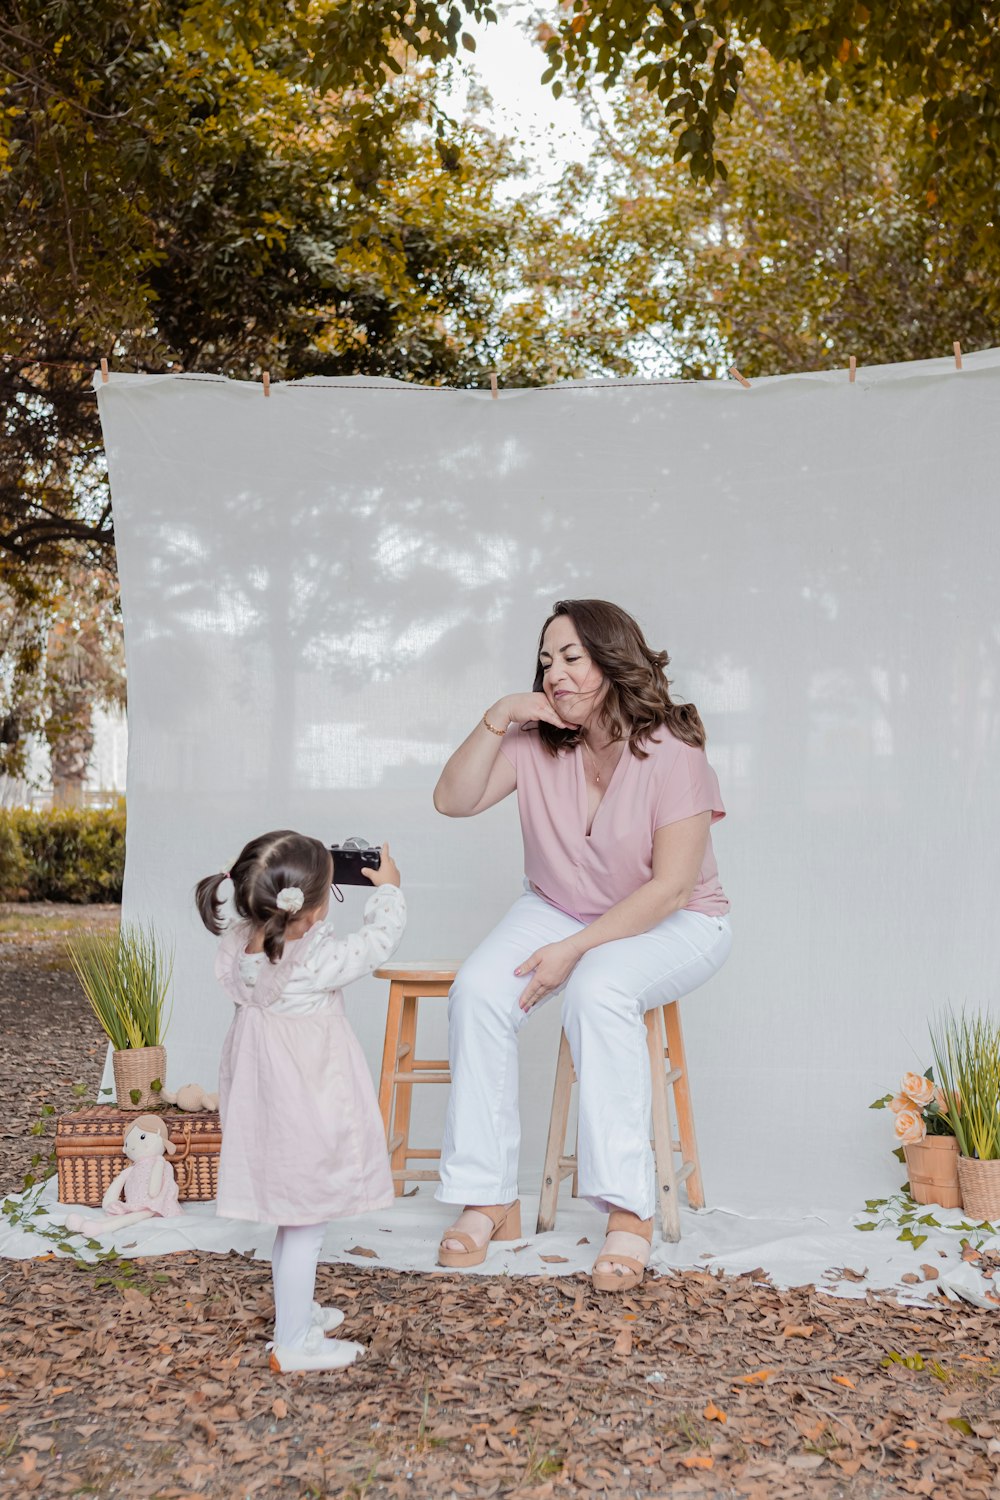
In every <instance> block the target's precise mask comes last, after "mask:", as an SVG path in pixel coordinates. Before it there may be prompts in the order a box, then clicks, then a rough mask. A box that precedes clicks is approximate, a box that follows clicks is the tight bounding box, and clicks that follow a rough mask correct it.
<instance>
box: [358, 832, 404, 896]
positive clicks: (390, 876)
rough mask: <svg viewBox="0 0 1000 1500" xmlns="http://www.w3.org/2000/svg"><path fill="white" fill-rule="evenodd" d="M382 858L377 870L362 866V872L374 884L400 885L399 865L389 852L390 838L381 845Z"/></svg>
mask: <svg viewBox="0 0 1000 1500" xmlns="http://www.w3.org/2000/svg"><path fill="white" fill-rule="evenodd" d="M381 855H382V860H381V863H380V865H379V867H378V869H377V870H372V869H370V868H369V867H368V866H367V865H364V866H362V869H361V873H362V875H364V876H365V877H366V879H368V880H370V881H371V883H372V885H399V866H398V865H397V864H396V861H395V860H394V859H393V857H392V855H391V854H390V853H389V844H388V840H387V841H386V842H385V843H384V844H383V845H382V846H381Z"/></svg>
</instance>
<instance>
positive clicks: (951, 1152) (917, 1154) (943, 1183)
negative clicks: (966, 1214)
mask: <svg viewBox="0 0 1000 1500" xmlns="http://www.w3.org/2000/svg"><path fill="white" fill-rule="evenodd" d="M903 1151H904V1153H905V1155H906V1169H907V1172H908V1173H909V1177H910V1196H911V1197H912V1198H913V1200H914V1202H915V1203H938V1204H940V1206H941V1207H942V1208H961V1207H962V1189H961V1185H960V1183H959V1180H958V1142H957V1141H956V1139H955V1137H954V1136H953V1135H925V1136H924V1138H923V1140H922V1141H916V1142H915V1143H914V1144H913V1145H910V1146H904V1147H903Z"/></svg>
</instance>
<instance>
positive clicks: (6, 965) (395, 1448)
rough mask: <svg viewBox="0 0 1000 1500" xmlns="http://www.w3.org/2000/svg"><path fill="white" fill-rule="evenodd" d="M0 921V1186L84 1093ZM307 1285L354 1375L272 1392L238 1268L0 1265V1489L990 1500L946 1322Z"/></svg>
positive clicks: (984, 1437) (796, 1302)
mask: <svg viewBox="0 0 1000 1500" xmlns="http://www.w3.org/2000/svg"><path fill="white" fill-rule="evenodd" d="M67 920H69V919H67ZM7 921H8V918H7V917H6V916H5V915H4V913H2V912H0V1019H2V1024H3V1028H4V1030H3V1035H2V1041H3V1043H4V1046H3V1049H2V1055H3V1069H4V1076H3V1082H4V1086H5V1087H4V1098H5V1101H6V1103H5V1126H6V1130H7V1137H8V1138H7V1139H5V1141H4V1143H3V1158H2V1166H3V1172H4V1177H3V1183H2V1186H3V1187H4V1188H5V1189H6V1190H7V1191H10V1190H13V1189H16V1188H17V1187H18V1186H19V1185H20V1174H21V1173H22V1172H23V1171H24V1170H25V1167H26V1165H27V1163H28V1162H29V1161H30V1157H31V1155H32V1152H33V1151H37V1150H38V1141H37V1140H36V1139H35V1138H33V1137H30V1136H29V1137H28V1138H27V1140H23V1139H22V1138H21V1137H20V1135H19V1134H18V1131H19V1129H21V1128H28V1127H30V1123H31V1120H32V1119H34V1118H36V1117H37V1108H35V1107H36V1106H37V1105H38V1104H39V1103H40V1102H46V1101H48V1100H52V1101H53V1102H56V1103H57V1104H58V1107H59V1108H66V1107H70V1101H71V1100H73V1099H74V1096H73V1084H74V1083H77V1082H85V1083H87V1084H88V1085H90V1086H93V1084H94V1081H95V1076H96V1069H97V1067H98V1064H99V1061H100V1058H101V1057H102V1056H103V1046H102V1045H101V1043H100V1041H99V1039H98V1038H97V1037H96V1035H95V1030H94V1027H93V1024H92V1022H91V1021H90V1020H89V1018H88V1016H87V1012H86V1010H85V1007H84V1006H83V1004H82V1002H81V1001H80V1000H79V998H78V997H77V996H76V995H75V991H74V985H73V981H72V979H71V978H70V976H68V975H67V974H66V973H65V971H64V970H62V968H61V961H60V958H59V952H58V938H57V937H56V936H55V935H54V928H53V927H49V928H48V929H47V930H48V932H49V936H48V937H46V938H36V937H31V938H29V937H26V936H25V935H24V933H23V932H19V933H15V937H16V941H14V942H10V941H7V940H5V938H6V934H5V928H4V924H5V923H6V922H7ZM12 1053H14V1054H17V1055H16V1056H14V1057H12V1055H11V1054H12ZM12 1082H13V1083H16V1085H17V1087H18V1089H19V1091H20V1093H19V1095H17V1096H15V1095H14V1094H13V1093H12V1092H10V1086H11V1083H12ZM60 1090H61V1091H62V1097H57V1094H58V1091H60ZM74 1102H75V1101H74ZM11 1104H14V1106H15V1108H14V1109H13V1111H12V1110H11ZM33 1108H35V1113H34V1114H33V1113H32V1109H33ZM11 1138H13V1139H11ZM318 1291H319V1295H320V1297H321V1299H322V1300H323V1301H324V1302H327V1303H330V1302H334V1303H337V1304H338V1305H339V1306H341V1307H343V1308H344V1309H345V1310H346V1312H347V1322H346V1324H345V1327H344V1334H345V1335H346V1336H348V1337H351V1338H356V1339H359V1340H360V1341H361V1342H362V1343H364V1344H366V1345H367V1346H368V1354H367V1356H366V1357H365V1358H364V1359H363V1360H361V1361H359V1363H358V1364H357V1365H355V1366H353V1367H352V1368H351V1369H349V1370H347V1371H344V1372H341V1373H339V1374H337V1375H293V1376H275V1375H272V1374H271V1373H270V1372H269V1370H268V1367H267V1362H266V1354H265V1348H264V1345H265V1341H266V1339H267V1337H268V1334H269V1330H270V1319H271V1316H272V1304H271V1297H270V1281H269V1273H268V1267H267V1266H266V1265H264V1264H260V1263H255V1262H253V1261H249V1260H246V1259H244V1258H243V1257H241V1256H239V1255H236V1254H230V1255H228V1256H213V1255H209V1254H198V1255H194V1254H185V1255H180V1256H170V1257H164V1258H161V1259H158V1260H143V1261H131V1262H126V1263H120V1264H119V1265H118V1266H114V1265H106V1266H103V1267H84V1266H78V1265H77V1264H75V1263H74V1262H73V1261H71V1260H67V1259H40V1260H35V1261H6V1262H3V1263H0V1329H2V1335H0V1337H2V1354H0V1494H3V1495H11V1496H15V1495H16V1496H22V1495H37V1496H40V1497H42V1500H49V1497H61V1496H86V1495H99V1496H124V1497H129V1500H151V1497H162V1500H183V1497H191V1500H194V1497H199V1496H202V1497H204V1496H210V1497H218V1500H240V1497H243V1496H254V1497H262V1500H268V1497H272V1496H274V1497H315V1500H325V1497H333V1496H338V1497H339V1496H345V1497H356V1500H362V1497H365V1496H367V1497H370V1500H380V1497H385V1500H388V1497H401V1500H406V1497H424V1496H428V1497H435V1500H437V1497H439V1496H440V1497H448V1496H453V1495H454V1496H463V1497H464V1496H470V1497H472V1496H475V1497H479V1496H483V1497H488V1496H494V1495H502V1496H507V1497H512V1500H529V1497H530V1500H548V1497H553V1500H556V1497H563V1496H566V1497H569V1496H585V1495H590V1494H608V1495H613V1496H621V1497H625V1496H636V1497H652V1496H666V1495H678V1496H681V1495H683V1496H694V1497H697V1496H704V1497H709V1496H712V1497H715V1496H746V1497H753V1500H772V1497H774V1496H790V1497H798V1496H802V1497H805V1496H808V1497H810V1500H811V1497H820V1500H823V1497H829V1500H836V1497H841V1496H858V1497H870V1500H882V1497H889V1496H904V1495H907V1496H909V1495H935V1496H941V1497H945V1500H959V1497H962V1500H965V1497H976V1496H986V1497H990V1500H993V1497H996V1496H1000V1481H998V1467H997V1465H998V1455H1000V1384H998V1377H1000V1348H998V1341H997V1337H996V1333H995V1324H994V1321H993V1318H992V1316H990V1315H986V1314H984V1313H982V1312H979V1311H978V1310H976V1309H973V1308H966V1307H958V1308H956V1307H954V1306H952V1305H951V1304H945V1303H943V1302H942V1305H941V1306H940V1307H930V1308H920V1309H910V1308H902V1307H899V1306H898V1305H897V1304H896V1303H894V1302H893V1301H892V1300H891V1299H890V1298H888V1297H882V1296H876V1295H875V1294H872V1293H868V1294H867V1295H866V1297H865V1299H864V1300H860V1301H846V1300H841V1299H835V1298H832V1297H829V1296H826V1295H824V1294H823V1293H820V1292H817V1291H816V1290H815V1289H813V1288H810V1287H804V1288H799V1289H794V1290H791V1291H779V1290H777V1289H775V1288H774V1287H772V1286H771V1285H770V1284H769V1283H768V1281H767V1278H766V1277H765V1276H763V1275H762V1274H759V1273H750V1274H748V1275H745V1276H739V1277H727V1278H721V1277H716V1276H713V1275H710V1274H708V1273H707V1272H704V1271H686V1272H681V1273H677V1274H675V1275H671V1276H668V1277H663V1278H656V1279H651V1280H649V1281H647V1283H646V1285H645V1286H644V1287H643V1288H642V1289H641V1291H640V1292H639V1293H637V1294H632V1295H630V1296H627V1297H622V1298H609V1297H604V1298H601V1297H598V1296H597V1295H596V1294H595V1293H594V1292H593V1291H592V1290H591V1289H590V1286H589V1282H588V1281H587V1280H586V1279H585V1278H582V1277H570V1278H555V1277H553V1278H538V1279H528V1278H516V1279H514V1278H509V1277H500V1278H479V1277H470V1278H462V1277H460V1276H457V1275H452V1274H442V1275H440V1276H430V1277H429V1276H417V1275H412V1274H404V1273H399V1272H394V1271H386V1270H378V1271H375V1270H367V1269H359V1268H355V1267H347V1266H321V1267H320V1278H319V1288H318Z"/></svg>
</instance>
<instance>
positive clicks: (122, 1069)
mask: <svg viewBox="0 0 1000 1500" xmlns="http://www.w3.org/2000/svg"><path fill="white" fill-rule="evenodd" d="M66 949H67V953H68V955H69V961H70V963H71V964H72V966H73V969H74V971H75V973H76V977H77V978H78V979H79V981H80V985H81V988H82V989H83V993H84V994H85V995H86V997H87V1000H88V1001H89V1003H90V1008H91V1009H92V1010H93V1012H94V1015H95V1016H96V1017H97V1019H98V1021H99V1022H100V1024H101V1027H102V1029H103V1030H104V1032H105V1034H106V1036H107V1038H108V1040H109V1041H110V1043H111V1046H112V1048H113V1049H114V1050H113V1052H112V1055H111V1065H112V1068H113V1070H114V1078H115V1096H116V1098H117V1100H118V1108H119V1109H135V1110H143V1109H148V1108H149V1107H150V1105H154V1104H156V1103H157V1101H158V1098H159V1094H160V1091H161V1090H162V1088H163V1080H164V1078H165V1077H166V1071H167V1053H166V1048H165V1047H164V1045H163V1037H164V1034H165V1032H166V1029H167V1024H168V1022H169V1019H170V1016H169V1011H168V1010H167V990H168V989H169V986H170V976H171V974H172V972H173V954H172V953H170V954H168V953H167V951H166V950H165V948H164V947H163V944H162V943H161V942H160V939H159V938H158V937H157V935H156V932H155V931H154V929H153V928H152V927H151V926H150V927H147V926H143V925H141V924H139V923H134V922H133V923H123V924H122V926H121V928H120V930H117V931H116V930H115V929H114V928H107V929H97V930H95V929H90V930H88V931H85V932H81V933H79V934H78V935H76V936H74V937H73V938H71V939H70V940H69V941H68V942H67V944H66Z"/></svg>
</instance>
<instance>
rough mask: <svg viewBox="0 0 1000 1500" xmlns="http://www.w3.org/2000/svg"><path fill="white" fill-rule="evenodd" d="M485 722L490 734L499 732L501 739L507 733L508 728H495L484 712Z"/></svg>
mask: <svg viewBox="0 0 1000 1500" xmlns="http://www.w3.org/2000/svg"><path fill="white" fill-rule="evenodd" d="M483 723H484V724H485V725H486V728H487V729H488V730H489V732H490V734H498V735H499V736H500V738H501V739H503V737H504V735H505V734H506V733H507V731H506V729H497V728H495V726H494V725H492V724H491V723H490V721H489V719H488V718H487V717H486V715H485V714H483Z"/></svg>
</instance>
